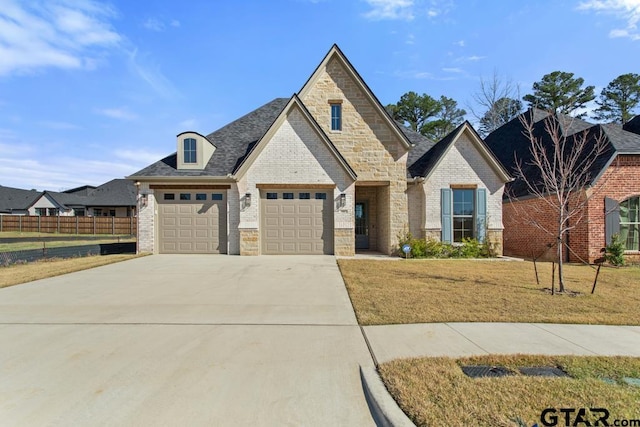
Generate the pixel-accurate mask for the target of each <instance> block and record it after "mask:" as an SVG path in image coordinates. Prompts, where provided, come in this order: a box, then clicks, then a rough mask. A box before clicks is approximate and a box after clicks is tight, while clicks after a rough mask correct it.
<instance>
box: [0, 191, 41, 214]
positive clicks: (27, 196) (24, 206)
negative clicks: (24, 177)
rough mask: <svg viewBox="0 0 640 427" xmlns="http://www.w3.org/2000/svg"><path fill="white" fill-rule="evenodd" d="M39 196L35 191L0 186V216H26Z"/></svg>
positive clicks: (39, 193)
mask: <svg viewBox="0 0 640 427" xmlns="http://www.w3.org/2000/svg"><path fill="white" fill-rule="evenodd" d="M41 195H42V193H41V192H40V191H37V190H23V189H20V188H12V187H5V186H2V185H0V215H28V214H29V208H30V207H31V206H32V205H33V204H34V202H35V201H36V200H37V199H38V198H39V197H40V196H41Z"/></svg>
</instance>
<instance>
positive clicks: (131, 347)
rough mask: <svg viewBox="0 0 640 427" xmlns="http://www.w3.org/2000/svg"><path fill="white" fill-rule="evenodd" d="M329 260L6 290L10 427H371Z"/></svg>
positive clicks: (1, 405)
mask: <svg viewBox="0 0 640 427" xmlns="http://www.w3.org/2000/svg"><path fill="white" fill-rule="evenodd" d="M359 365H363V366H365V367H372V366H373V362H372V360H371V357H370V355H369V353H368V351H367V346H366V344H365V342H364V339H363V338H362V335H361V333H360V330H359V328H358V326H357V323H356V320H355V316H354V313H353V309H352V308H351V304H350V302H349V297H348V295H347V292H346V290H345V288H344V284H343V282H342V278H341V276H340V273H339V271H338V268H337V266H336V263H335V259H334V258H333V257H328V256H326V257H323V256H318V257H311V256H304V257H302V256H299V257H296V256H278V257H266V256H265V257H228V256H191V255H189V256H184V255H183V256H171V255H154V256H149V257H144V258H139V259H136V260H132V261H127V262H124V263H119V264H113V265H109V266H104V267H100V268H96V269H93V270H88V271H83V272H78V273H73V274H69V275H65V276H60V277H57V278H51V279H46V280H41V281H37V282H33V283H29V284H25V285H19V286H15V287H11V288H6V289H0V420H2V424H3V425H10V426H23V425H24V426H33V425H61V426H62V425H64V426H69V425H74V426H83V425H91V426H94V425H118V426H121V425H135V426H146V425H153V426H161V425H190V426H201V425H206V426H212V425H233V426H244V425H251V426H255V425H258V426H260V425H262V426H273V425H291V426H301V425H305V426H307V425H310V426H311V425H322V426H326V425H333V426H366V425H373V424H374V423H373V420H372V418H371V415H370V413H369V410H368V407H367V404H366V402H365V399H364V395H363V392H362V386H361V383H360V377H359V372H358V366H359Z"/></svg>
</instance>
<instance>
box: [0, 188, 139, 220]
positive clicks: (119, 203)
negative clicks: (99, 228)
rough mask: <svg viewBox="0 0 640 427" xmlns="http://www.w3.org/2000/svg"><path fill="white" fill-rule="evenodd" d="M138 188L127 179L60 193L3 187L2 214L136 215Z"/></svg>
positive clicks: (0, 200)
mask: <svg viewBox="0 0 640 427" xmlns="http://www.w3.org/2000/svg"><path fill="white" fill-rule="evenodd" d="M136 197H137V189H136V187H135V185H134V184H133V182H131V181H130V180H128V179H114V180H111V181H109V182H107V183H105V184H102V185H101V186H99V187H92V186H88V185H87V186H83V187H78V188H74V189H71V190H67V191H65V192H62V193H59V192H55V191H42V192H40V191H36V190H20V189H16V188H8V187H2V186H0V213H4V214H13V215H37V216H116V217H128V216H135V208H136Z"/></svg>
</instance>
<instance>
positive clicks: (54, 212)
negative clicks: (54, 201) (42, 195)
mask: <svg viewBox="0 0 640 427" xmlns="http://www.w3.org/2000/svg"><path fill="white" fill-rule="evenodd" d="M56 215H58V209H56V208H49V216H56Z"/></svg>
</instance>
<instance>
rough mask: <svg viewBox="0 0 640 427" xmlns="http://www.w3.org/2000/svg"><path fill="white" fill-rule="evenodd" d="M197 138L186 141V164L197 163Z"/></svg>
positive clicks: (186, 139)
mask: <svg viewBox="0 0 640 427" xmlns="http://www.w3.org/2000/svg"><path fill="white" fill-rule="evenodd" d="M196 159H197V158H196V140H195V138H185V139H184V162H185V163H197V160H196Z"/></svg>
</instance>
